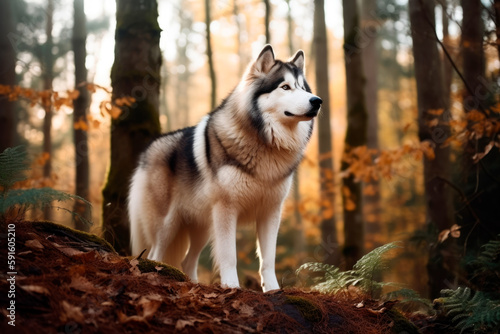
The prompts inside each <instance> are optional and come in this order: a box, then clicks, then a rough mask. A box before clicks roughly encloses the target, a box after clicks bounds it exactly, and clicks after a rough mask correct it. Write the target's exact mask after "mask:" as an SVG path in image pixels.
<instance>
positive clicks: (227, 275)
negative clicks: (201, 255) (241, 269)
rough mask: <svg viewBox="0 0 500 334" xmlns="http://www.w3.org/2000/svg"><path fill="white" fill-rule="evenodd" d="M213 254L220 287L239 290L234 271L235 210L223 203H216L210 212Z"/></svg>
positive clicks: (236, 274)
mask: <svg viewBox="0 0 500 334" xmlns="http://www.w3.org/2000/svg"><path fill="white" fill-rule="evenodd" d="M212 219H213V228H214V231H213V236H214V238H213V252H214V258H215V262H216V263H217V265H218V267H219V271H220V281H221V285H222V286H224V287H229V288H239V287H240V284H239V281H238V273H237V271H236V261H237V260H236V220H237V214H236V212H235V210H234V209H233V208H232V207H231V206H229V205H225V204H223V203H217V204H216V205H215V206H214V207H213V211H212Z"/></svg>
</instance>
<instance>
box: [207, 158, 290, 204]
mask: <svg viewBox="0 0 500 334" xmlns="http://www.w3.org/2000/svg"><path fill="white" fill-rule="evenodd" d="M290 182H291V177H286V178H283V179H282V180H281V181H279V182H274V184H270V183H269V182H266V181H265V180H258V179H256V178H255V177H253V176H252V175H249V174H247V173H245V172H243V171H241V170H240V169H239V168H238V167H235V166H230V165H226V166H223V167H222V168H220V170H219V171H218V173H217V175H216V183H217V186H216V187H217V191H215V192H214V193H213V195H214V196H215V197H216V198H213V200H215V201H217V200H224V201H229V202H231V203H236V204H237V206H238V207H240V211H251V212H256V211H261V209H264V207H266V206H267V205H269V204H271V203H272V204H275V203H277V202H281V201H282V200H283V198H284V197H285V196H286V195H287V193H288V190H289V187H290ZM217 197H218V198H217ZM233 205H234V204H233Z"/></svg>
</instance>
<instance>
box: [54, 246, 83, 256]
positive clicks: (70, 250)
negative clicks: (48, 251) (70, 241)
mask: <svg viewBox="0 0 500 334" xmlns="http://www.w3.org/2000/svg"><path fill="white" fill-rule="evenodd" d="M59 250H60V251H61V252H62V253H64V254H66V255H67V256H74V255H80V254H83V253H84V252H82V251H81V250H78V249H74V248H72V247H61V248H59Z"/></svg>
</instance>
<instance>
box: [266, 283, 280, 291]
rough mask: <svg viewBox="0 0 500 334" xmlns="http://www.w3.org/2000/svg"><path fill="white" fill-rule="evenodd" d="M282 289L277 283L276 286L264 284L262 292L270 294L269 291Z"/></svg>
mask: <svg viewBox="0 0 500 334" xmlns="http://www.w3.org/2000/svg"><path fill="white" fill-rule="evenodd" d="M279 289H280V286H279V284H278V282H276V284H267V285H266V283H262V291H264V292H269V291H273V290H279Z"/></svg>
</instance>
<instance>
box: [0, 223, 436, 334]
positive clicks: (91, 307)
mask: <svg viewBox="0 0 500 334" xmlns="http://www.w3.org/2000/svg"><path fill="white" fill-rule="evenodd" d="M15 226H16V227H15V244H16V249H15V261H16V271H17V274H16V275H15V286H14V287H11V285H10V281H9V280H7V279H8V278H10V277H11V276H7V273H6V270H2V272H1V273H0V276H1V281H0V291H1V292H2V294H6V292H7V291H12V289H13V288H14V292H15V297H14V298H10V297H9V300H6V298H5V297H6V296H5V295H3V296H2V297H1V298H0V301H1V302H0V303H1V304H2V305H1V310H0V318H1V322H0V332H1V333H30V334H33V333H67V334H78V333H136V332H140V333H157V332H174V331H175V332H176V333H177V332H178V333H196V332H203V333H308V332H310V333H363V334H368V333H398V334H403V333H419V332H423V331H422V325H425V326H426V328H427V329H426V330H425V333H432V331H431V330H430V329H431V327H432V326H429V322H428V321H427V320H426V319H423V318H419V319H417V318H415V317H413V318H412V320H413V322H411V321H409V320H408V319H407V318H406V317H405V316H403V314H402V313H400V312H399V311H397V310H396V308H395V307H394V305H395V304H396V302H388V303H382V304H381V303H379V302H377V301H372V300H369V299H363V298H361V297H355V298H346V297H341V296H335V295H325V294H320V293H317V292H310V291H303V290H297V289H285V290H277V291H273V292H269V293H262V292H258V291H253V290H244V289H227V288H222V287H220V286H218V285H203V284H194V283H191V282H189V280H188V279H187V277H186V276H185V275H184V274H183V273H182V272H180V271H178V270H176V269H175V268H172V267H169V266H166V265H163V264H160V263H157V262H153V261H149V260H143V259H135V258H126V257H121V256H119V255H118V254H117V253H116V252H115V251H114V250H113V248H112V247H111V246H110V245H109V244H107V243H106V242H105V241H104V240H102V239H99V238H97V237H95V236H93V235H90V234H86V233H82V232H77V231H75V230H72V229H69V228H66V227H63V226H61V225H57V224H53V223H48V222H36V223H29V222H16V223H15ZM2 245H4V243H2ZM0 259H1V263H3V264H5V263H7V247H2V249H0ZM5 276H7V277H5ZM11 281H12V280H11ZM9 289H10V290H9ZM11 300H14V301H15V328H14V327H12V326H11V325H9V324H8V322H10V321H12V319H13V318H12V317H9V315H11V314H12V312H11V313H9V311H8V310H7V307H8V305H9V304H8V303H11ZM418 327H420V330H419V329H418Z"/></svg>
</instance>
